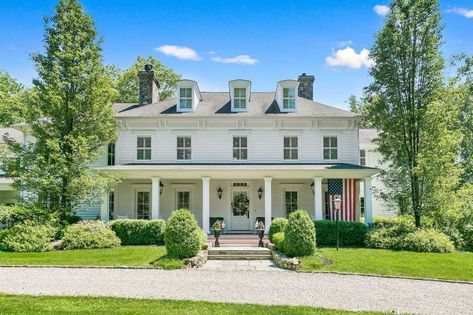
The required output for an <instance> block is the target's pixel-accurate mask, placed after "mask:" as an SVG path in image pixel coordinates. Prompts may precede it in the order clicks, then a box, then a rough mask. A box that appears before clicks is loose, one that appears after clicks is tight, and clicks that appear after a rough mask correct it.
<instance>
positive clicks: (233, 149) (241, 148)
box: [232, 136, 248, 161]
mask: <svg viewBox="0 0 473 315" xmlns="http://www.w3.org/2000/svg"><path fill="white" fill-rule="evenodd" d="M235 138H239V139H240V141H239V146H238V147H236V149H238V150H243V149H246V159H237V158H235V155H234V153H235V146H234V141H235ZM241 138H246V147H242V146H241ZM239 155H240V156H241V153H240V154H239ZM232 158H233V161H248V137H247V136H232Z"/></svg>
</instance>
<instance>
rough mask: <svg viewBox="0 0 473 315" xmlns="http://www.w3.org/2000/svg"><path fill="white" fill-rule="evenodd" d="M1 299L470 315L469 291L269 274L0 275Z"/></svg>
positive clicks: (65, 271)
mask: <svg viewBox="0 0 473 315" xmlns="http://www.w3.org/2000/svg"><path fill="white" fill-rule="evenodd" d="M0 292H4V293H12V294H18V293H21V294H34V295H37V294H46V295H92V296H116V297H135V298H157V299H186V300H206V301H216V302H239V303H258V304H290V305H309V306H320V307H327V308H335V309H346V310H379V311H396V312H408V313H422V314H473V285H470V284H459V283H445V282H436V281H419V280H406V279H390V278H379V277H365V276H350V275H335V274H308V273H295V272H269V271H218V270H217V271H213V270H176V271H166V270H130V269H73V268H11V267H9V268H4V267H3V268H2V267H0Z"/></svg>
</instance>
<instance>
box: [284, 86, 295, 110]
mask: <svg viewBox="0 0 473 315" xmlns="http://www.w3.org/2000/svg"><path fill="white" fill-rule="evenodd" d="M282 94H283V95H282V104H283V109H295V108H296V89H295V88H283V90H282Z"/></svg>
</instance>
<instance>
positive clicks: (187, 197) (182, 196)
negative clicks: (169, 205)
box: [177, 191, 191, 210]
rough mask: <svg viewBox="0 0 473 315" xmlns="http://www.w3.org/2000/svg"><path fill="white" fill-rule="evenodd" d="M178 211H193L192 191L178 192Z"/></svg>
mask: <svg viewBox="0 0 473 315" xmlns="http://www.w3.org/2000/svg"><path fill="white" fill-rule="evenodd" d="M177 209H187V210H190V209H191V193H190V191H178V192H177Z"/></svg>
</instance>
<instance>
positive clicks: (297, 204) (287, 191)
mask: <svg viewBox="0 0 473 315" xmlns="http://www.w3.org/2000/svg"><path fill="white" fill-rule="evenodd" d="M289 192H290V193H294V192H295V193H296V209H295V210H293V211H292V212H294V211H296V210H298V209H300V207H299V196H300V193H299V189H290V188H288V189H284V195H283V198H284V200H283V204H284V212H285V214H286V217H287V216H289V214H290V213H288V211H287V204H286V193H289Z"/></svg>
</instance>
